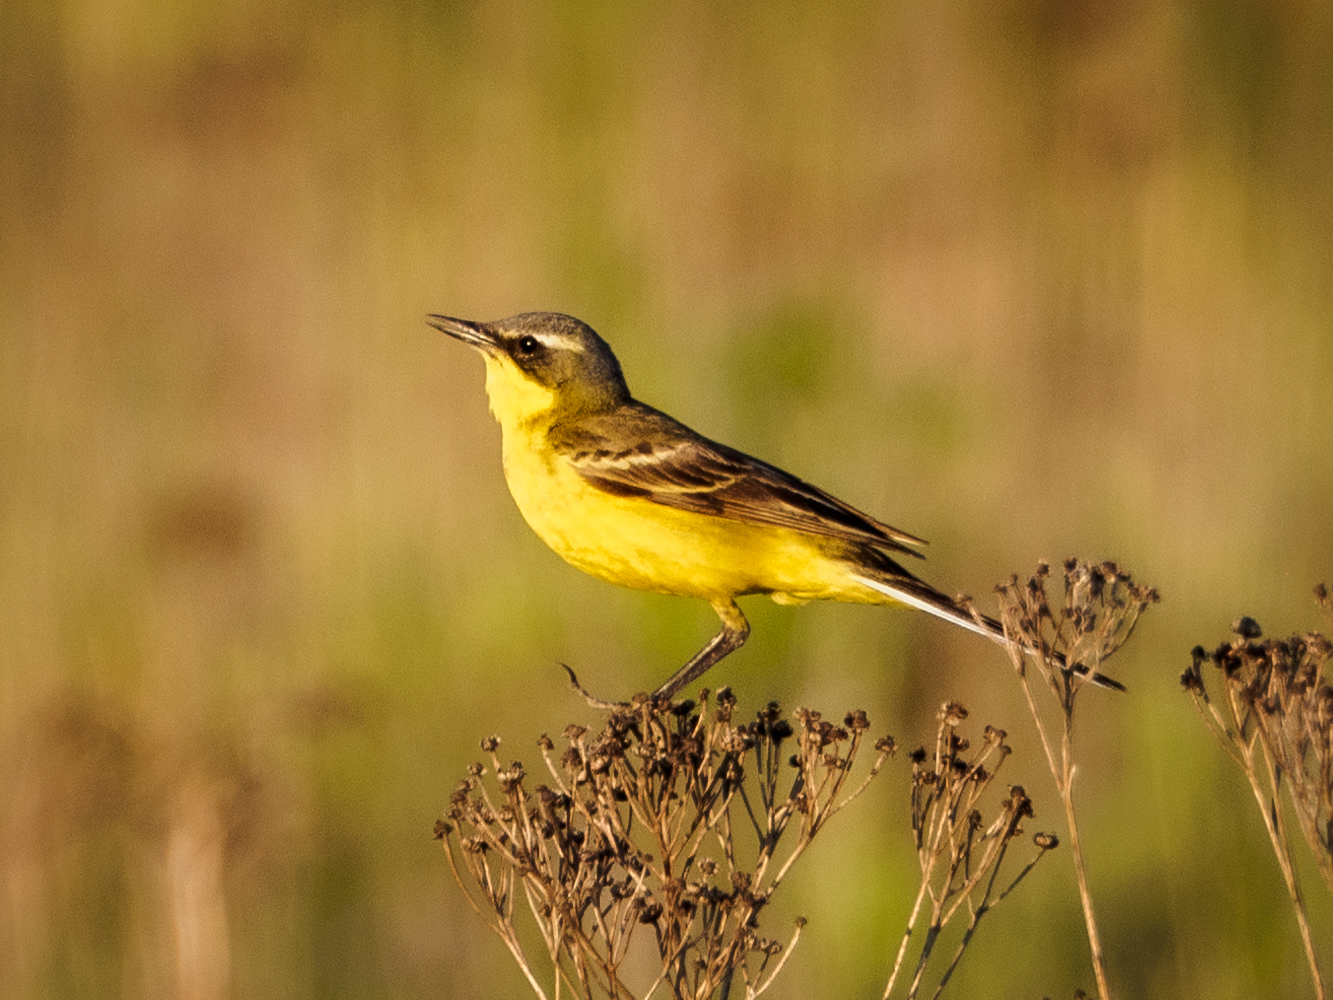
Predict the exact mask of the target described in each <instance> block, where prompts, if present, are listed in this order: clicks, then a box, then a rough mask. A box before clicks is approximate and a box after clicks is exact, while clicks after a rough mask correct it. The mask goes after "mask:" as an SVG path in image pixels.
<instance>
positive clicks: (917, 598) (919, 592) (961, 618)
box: [852, 573, 1125, 691]
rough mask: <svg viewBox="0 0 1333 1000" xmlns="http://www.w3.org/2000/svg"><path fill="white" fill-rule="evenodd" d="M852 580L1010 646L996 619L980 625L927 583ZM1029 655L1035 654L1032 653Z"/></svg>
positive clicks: (1098, 679) (1107, 682)
mask: <svg viewBox="0 0 1333 1000" xmlns="http://www.w3.org/2000/svg"><path fill="white" fill-rule="evenodd" d="M852 578H853V579H855V580H857V581H858V582H860V583H863V584H865V585H866V586H867V587H869V588H870V589H871V590H877V591H879V592H880V593H881V594H883V595H884V596H885V597H889V598H892V599H893V600H895V601H897V602H898V603H899V604H906V605H907V606H908V607H911V608H916V609H917V610H918V611H924V612H926V614H928V615H934V616H935V617H936V618H943V619H944V620H945V621H946V622H952V623H953V624H954V625H958V626H961V627H962V628H965V629H967V630H968V631H969V632H975V633H976V634H977V635H981V636H985V637H986V638H987V639H990V640H991V641H992V642H998V643H999V644H1000V645H1001V646H1008V645H1009V640H1008V639H1007V638H1005V635H1004V626H1003V625H1001V624H1000V623H999V622H998V621H996V620H995V619H994V618H990V617H988V616H986V615H981V616H980V621H978V620H977V618H974V617H973V615H972V613H971V612H970V611H967V610H966V609H964V608H960V607H959V606H958V604H957V603H956V602H954V601H952V600H950V599H949V598H948V597H946V596H945V595H944V594H942V593H940V592H939V591H938V590H936V589H935V588H934V587H932V586H930V584H928V583H924V582H922V581H921V580H914V579H910V578H898V579H894V580H893V581H892V582H890V581H888V580H876V579H874V578H873V577H868V576H862V575H860V574H859V573H854V574H852ZM1028 652H1034V651H1033V650H1031V649H1029V650H1028ZM1052 659H1053V660H1054V661H1055V662H1056V663H1057V664H1058V665H1059V666H1061V667H1063V666H1065V659H1064V657H1063V656H1061V655H1060V654H1059V653H1055V654H1053V655H1052ZM1074 672H1075V673H1077V674H1081V675H1082V676H1084V677H1086V678H1087V679H1088V680H1089V681H1091V682H1092V683H1093V684H1096V685H1098V686H1099V687H1104V688H1110V689H1111V690H1113V691H1123V690H1125V685H1123V684H1121V683H1120V682H1119V681H1117V680H1115V679H1114V678H1111V677H1107V676H1106V675H1105V674H1100V673H1097V672H1096V671H1095V670H1089V669H1088V668H1087V667H1085V666H1083V665H1082V664H1076V665H1075V666H1074Z"/></svg>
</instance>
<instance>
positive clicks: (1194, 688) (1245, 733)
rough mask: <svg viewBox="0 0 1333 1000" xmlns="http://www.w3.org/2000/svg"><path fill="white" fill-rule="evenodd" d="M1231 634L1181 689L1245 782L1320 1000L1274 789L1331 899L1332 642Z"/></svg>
mask: <svg viewBox="0 0 1333 1000" xmlns="http://www.w3.org/2000/svg"><path fill="white" fill-rule="evenodd" d="M1315 597H1316V599H1317V600H1318V601H1319V605H1320V608H1321V610H1322V611H1323V613H1324V616H1325V617H1326V618H1327V619H1328V620H1329V623H1330V625H1333V599H1330V597H1329V593H1328V590H1327V588H1326V587H1325V586H1324V585H1323V584H1320V585H1319V586H1318V587H1316V588H1315ZM1231 631H1232V632H1233V634H1234V635H1235V638H1234V639H1233V640H1231V641H1230V642H1225V643H1223V644H1222V645H1220V646H1218V647H1217V648H1216V649H1215V650H1213V651H1212V652H1211V653H1208V652H1206V651H1205V650H1204V649H1203V647H1202V646H1196V647H1194V650H1193V652H1192V659H1193V662H1192V664H1191V665H1190V667H1189V669H1187V670H1186V671H1185V672H1184V673H1183V674H1182V675H1181V677H1180V682H1181V684H1182V685H1183V686H1184V688H1185V690H1186V691H1188V692H1189V693H1190V696H1191V697H1192V698H1193V699H1194V706H1195V708H1197V709H1198V710H1199V716H1200V717H1201V718H1202V719H1203V721H1204V723H1205V724H1206V725H1207V726H1208V728H1209V730H1211V732H1212V733H1213V735H1214V736H1216V737H1217V739H1218V741H1219V742H1220V743H1221V744H1222V746H1223V748H1224V749H1225V750H1226V751H1227V752H1228V753H1229V754H1230V755H1231V758H1232V759H1233V760H1234V761H1235V762H1236V763H1237V764H1238V765H1239V766H1240V768H1241V770H1242V771H1243V772H1244V773H1245V778H1246V780H1247V781H1248V782H1249V784H1250V789H1251V791H1252V792H1253V793H1254V798H1255V801H1256V802H1257V803H1258V805H1259V812H1260V814H1261V815H1262V816H1263V820H1264V827H1265V829H1266V830H1267V831H1268V839H1269V843H1270V844H1271V845H1272V848H1273V853H1274V855H1276V857H1277V861H1278V867H1279V868H1280V869H1281V870H1282V877H1283V880H1284V881H1285V882H1286V886H1287V894H1288V896H1289V897H1290V898H1291V904H1292V908H1293V909H1294V910H1295V913H1296V922H1297V924H1298V925H1299V927H1300V932H1301V941H1302V943H1303V944H1304V946H1305V956H1306V961H1307V962H1308V963H1309V966H1310V975H1311V977H1312V978H1313V980H1314V984H1315V994H1316V996H1318V997H1320V998H1321V1000H1322V998H1323V997H1324V996H1325V995H1326V994H1325V987H1324V982H1323V977H1322V975H1321V973H1320V970H1319V960H1318V955H1317V953H1316V951H1315V947H1314V937H1313V934H1312V932H1311V930H1310V923H1309V919H1308V917H1307V915H1306V910H1305V901H1304V898H1303V896H1302V894H1301V886H1300V881H1299V878H1298V875H1297V870H1296V865H1295V860H1294V859H1293V857H1292V853H1291V841H1290V838H1289V836H1288V833H1287V820H1286V809H1285V808H1284V807H1283V805H1282V789H1283V787H1285V788H1286V791H1287V796H1286V797H1287V801H1288V802H1289V803H1290V806H1291V810H1292V812H1293V813H1294V814H1295V816H1296V821H1297V824H1298V825H1299V826H1300V829H1301V833H1302V834H1303V835H1304V837H1305V841H1306V843H1307V844H1308V845H1309V847H1310V853H1311V854H1312V855H1313V856H1314V859H1315V864H1316V866H1317V867H1318V869H1319V873H1320V875H1321V876H1322V877H1323V879H1324V882H1325V884H1326V885H1327V886H1328V890H1329V892H1330V894H1333V687H1330V686H1329V682H1328V680H1327V679H1325V678H1324V676H1323V668H1324V665H1325V664H1326V663H1328V661H1329V660H1330V659H1333V643H1331V642H1330V641H1329V640H1328V639H1327V638H1325V637H1324V636H1322V635H1320V634H1319V633H1318V632H1309V633H1306V634H1305V635H1294V636H1291V637H1290V638H1288V639H1268V640H1266V641H1263V642H1260V641H1259V640H1260V639H1261V638H1262V635H1263V633H1262V630H1261V629H1260V628H1259V624H1258V623H1257V622H1256V621H1255V620H1254V619H1253V618H1241V619H1239V620H1238V621H1236V622H1234V623H1233V624H1232V626H1231ZM1207 662H1212V663H1213V665H1214V666H1216V667H1217V668H1218V670H1219V671H1220V673H1221V679H1222V683H1221V692H1220V697H1219V698H1218V699H1217V700H1216V701H1215V700H1214V699H1213V698H1211V697H1209V694H1208V686H1207V684H1206V683H1205V680H1204V674H1203V669H1202V667H1203V664H1205V663H1207ZM1219 701H1220V703H1221V707H1220V708H1219V706H1218V702H1219Z"/></svg>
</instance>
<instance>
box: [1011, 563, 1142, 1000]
mask: <svg viewBox="0 0 1333 1000" xmlns="http://www.w3.org/2000/svg"><path fill="white" fill-rule="evenodd" d="M1050 575H1051V571H1050V566H1048V565H1047V564H1046V563H1040V564H1039V565H1038V566H1037V571H1036V573H1035V574H1033V576H1032V577H1031V578H1030V579H1029V580H1028V581H1027V582H1026V583H1025V584H1020V583H1019V580H1018V577H1016V576H1013V577H1010V578H1009V582H1008V583H1006V584H1003V585H1002V586H1000V587H997V588H996V593H997V594H998V595H999V603H1000V620H1001V621H1002V622H1003V623H1004V631H1005V635H1006V636H1007V637H1008V638H1009V640H1010V642H1009V645H1008V647H1007V649H1008V651H1009V658H1010V660H1011V661H1012V662H1013V665H1014V670H1015V672H1016V673H1017V675H1018V679H1019V682H1020V684H1021V685H1022V688H1023V694H1024V697H1025V698H1026V699H1027V703H1028V709H1029V711H1030V712H1031V713H1032V718H1033V721H1034V722H1035V723H1036V726H1037V735H1038V736H1039V737H1040V738H1041V745H1042V750H1043V751H1045V754H1046V762H1047V764H1048V766H1049V767H1050V770H1051V775H1052V777H1053V778H1054V779H1055V787H1056V790H1057V791H1058V792H1059V793H1060V800H1061V802H1062V803H1063V804H1064V808H1065V820H1066V822H1067V824H1068V828H1069V847H1070V853H1071V854H1072V855H1073V861H1074V874H1075V876H1076V878H1077V880H1078V890H1079V898H1080V900H1081V902H1082V905H1083V921H1084V924H1085V925H1086V927H1087V932H1088V945H1089V947H1090V949H1091V952H1092V969H1093V974H1094V975H1095V977H1096V979H1097V990H1098V992H1099V994H1100V995H1101V997H1102V998H1103V1000H1108V998H1109V997H1110V989H1109V986H1108V982H1107V976H1106V962H1105V958H1104V956H1103V953H1102V945H1101V935H1100V934H1099V933H1098V930H1097V919H1096V914H1095V913H1094V910H1093V905H1092V893H1091V891H1090V890H1089V888H1088V878H1087V868H1086V865H1085V864H1084V859H1083V848H1082V845H1081V843H1080V840H1079V832H1078V818H1077V815H1076V814H1075V810H1074V774H1075V767H1074V755H1073V735H1074V706H1075V704H1076V703H1077V698H1078V694H1079V692H1080V691H1081V690H1082V689H1083V688H1084V686H1086V685H1087V684H1088V683H1089V680H1088V677H1089V676H1090V675H1091V674H1095V673H1096V672H1098V671H1100V669H1101V667H1102V665H1103V664H1104V663H1105V662H1106V661H1107V660H1108V659H1109V658H1110V657H1111V656H1112V655H1113V654H1114V653H1115V652H1116V651H1117V650H1119V649H1120V647H1121V646H1123V645H1124V644H1125V643H1126V642H1127V641H1129V638H1130V636H1131V635H1133V633H1134V628H1135V626H1136V625H1137V624H1138V620H1139V617H1140V616H1141V615H1142V614H1143V612H1144V611H1145V610H1147V609H1148V607H1150V606H1151V605H1153V604H1156V603H1157V602H1158V600H1159V597H1158V595H1157V591H1156V590H1154V589H1153V588H1152V587H1146V586H1143V585H1142V584H1137V583H1135V582H1134V581H1133V580H1132V579H1131V578H1130V576H1129V574H1128V573H1126V572H1124V571H1123V570H1121V568H1120V567H1119V566H1118V565H1116V564H1115V563H1113V562H1103V563H1099V564H1095V565H1094V564H1089V563H1085V562H1083V561H1082V560H1079V559H1068V560H1066V561H1065V564H1064V591H1065V593H1064V601H1063V603H1062V605H1060V606H1059V607H1058V609H1052V606H1051V603H1050V601H1049V599H1048V597H1047V594H1046V582H1047V579H1048V578H1049V577H1050ZM1080 667H1081V668H1086V669H1085V670H1082V671H1080V670H1079V669H1078V668H1080ZM1034 671H1035V673H1036V674H1037V676H1038V677H1039V678H1040V679H1041V681H1043V682H1044V684H1043V686H1044V688H1045V689H1046V690H1047V691H1048V692H1049V693H1050V694H1051V696H1052V698H1053V700H1054V701H1055V704H1056V706H1057V709H1058V712H1059V723H1060V728H1061V738H1060V747H1059V753H1058V754H1057V753H1056V750H1055V746H1054V744H1053V742H1052V740H1051V736H1050V731H1049V729H1048V726H1047V723H1046V718H1045V715H1044V713H1043V712H1042V711H1041V709H1040V708H1039V707H1038V705H1037V699H1036V696H1035V695H1034V693H1033V689H1032V684H1031V675H1032V673H1033V672H1034Z"/></svg>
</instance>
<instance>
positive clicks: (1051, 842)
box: [1032, 833, 1060, 851]
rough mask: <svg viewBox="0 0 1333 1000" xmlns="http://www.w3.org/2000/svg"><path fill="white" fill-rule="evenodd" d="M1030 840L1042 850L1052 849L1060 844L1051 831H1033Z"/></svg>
mask: <svg viewBox="0 0 1333 1000" xmlns="http://www.w3.org/2000/svg"><path fill="white" fill-rule="evenodd" d="M1032 842H1033V843H1034V844H1036V845H1037V846H1038V847H1040V848H1041V849H1042V850H1043V851H1053V850H1055V849H1056V848H1057V847H1059V846H1060V838H1059V837H1057V836H1056V835H1055V834H1053V833H1034V834H1033V835H1032Z"/></svg>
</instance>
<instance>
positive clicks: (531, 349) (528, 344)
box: [518, 335, 542, 358]
mask: <svg viewBox="0 0 1333 1000" xmlns="http://www.w3.org/2000/svg"><path fill="white" fill-rule="evenodd" d="M541 346H542V344H541V341H540V340H538V339H537V338H536V337H533V336H531V335H529V336H527V337H520V338H519V341H518V353H519V354H522V355H523V356H524V357H528V358H530V357H532V356H533V355H534V354H536V353H537V352H538V351H539V350H541Z"/></svg>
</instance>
